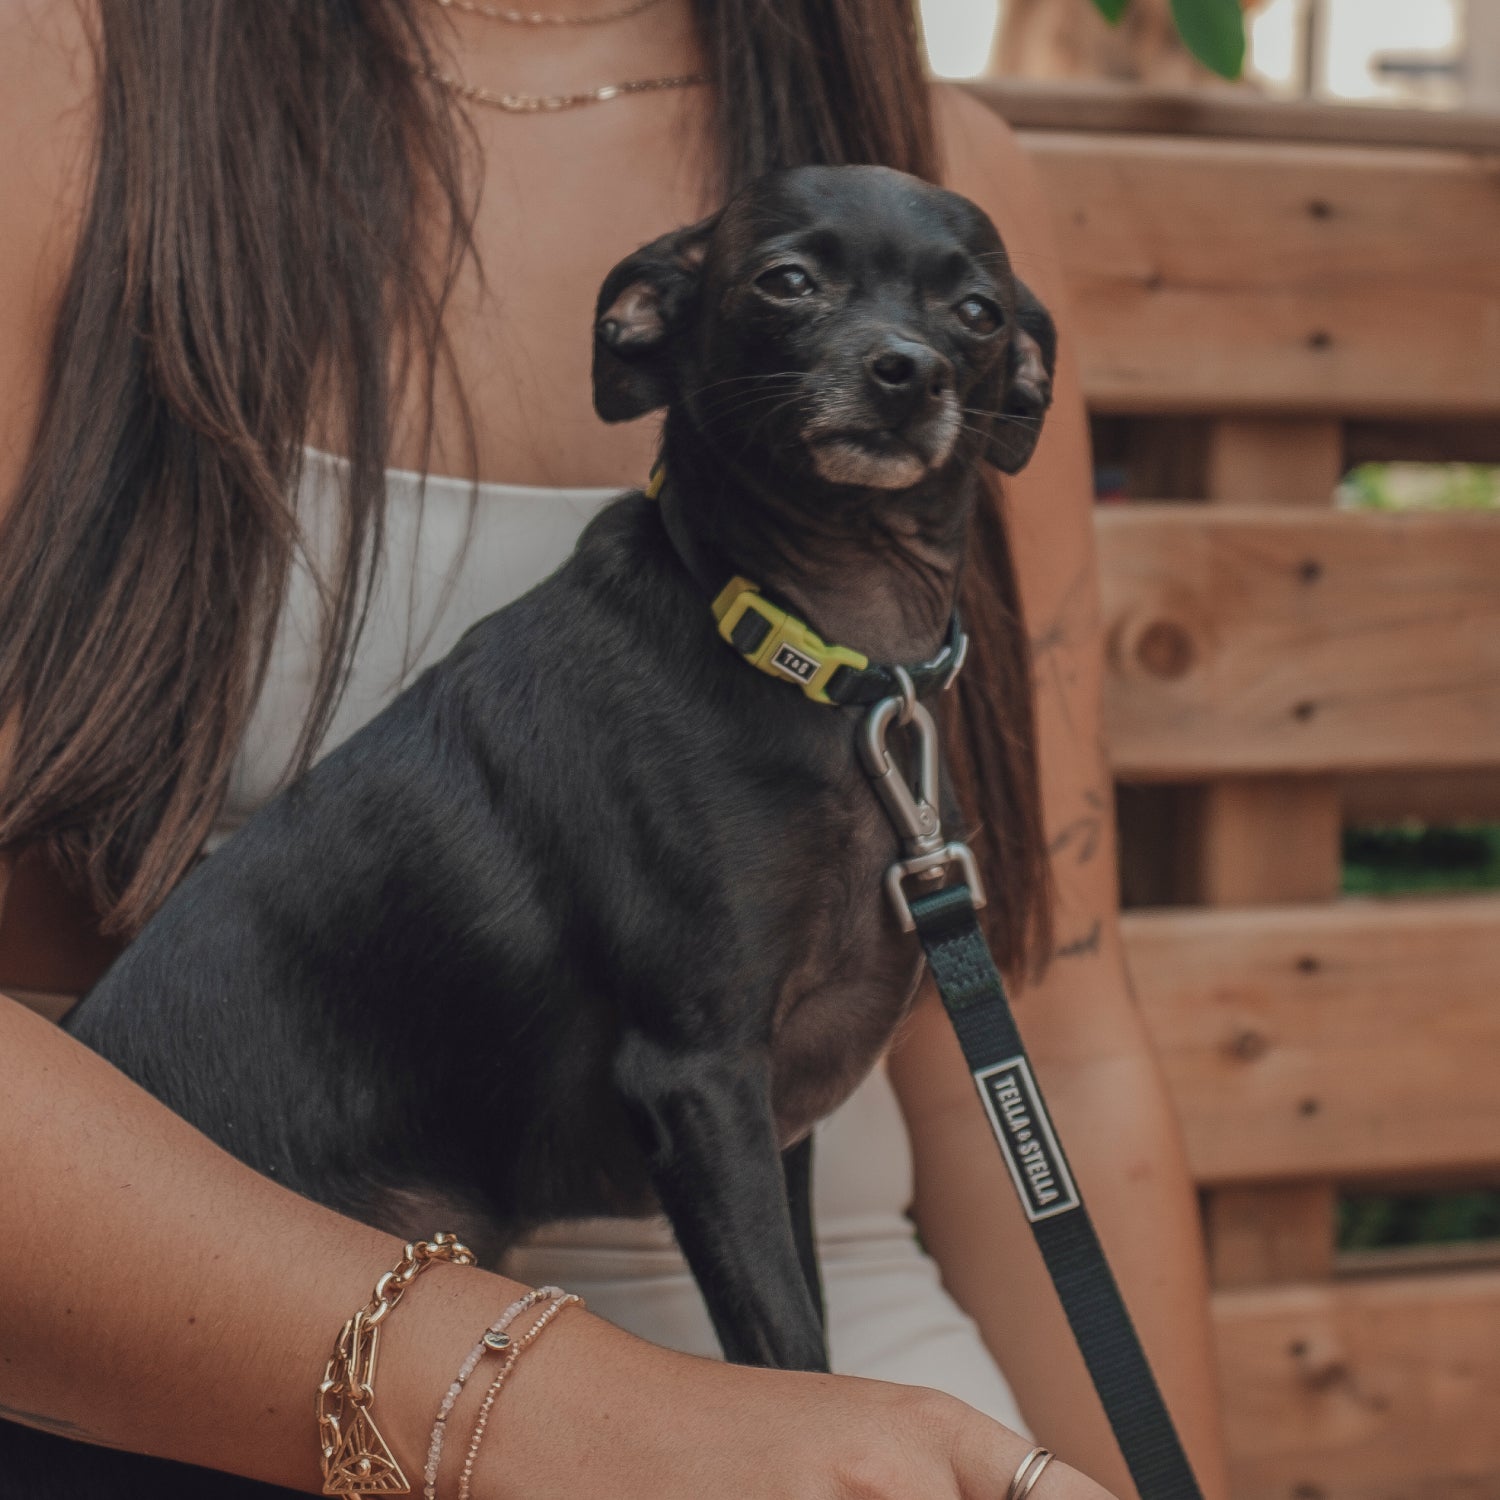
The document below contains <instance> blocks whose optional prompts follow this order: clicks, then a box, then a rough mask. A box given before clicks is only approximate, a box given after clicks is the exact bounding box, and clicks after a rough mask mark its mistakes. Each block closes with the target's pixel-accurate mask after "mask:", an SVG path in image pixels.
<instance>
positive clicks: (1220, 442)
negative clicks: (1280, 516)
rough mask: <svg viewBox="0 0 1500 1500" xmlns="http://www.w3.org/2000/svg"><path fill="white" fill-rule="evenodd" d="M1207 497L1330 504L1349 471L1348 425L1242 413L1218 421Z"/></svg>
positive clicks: (1224, 500) (1248, 502)
mask: <svg viewBox="0 0 1500 1500" xmlns="http://www.w3.org/2000/svg"><path fill="white" fill-rule="evenodd" d="M1205 468H1206V473H1205V475H1204V481H1205V484H1204V497H1205V498H1206V499H1209V500H1213V501H1216V502H1218V503H1220V504H1232V505H1233V504H1238V505H1331V504H1332V503H1333V492H1334V490H1335V488H1336V487H1337V485H1338V482H1339V480H1340V479H1342V478H1343V474H1344V429H1343V425H1342V424H1341V423H1339V422H1334V421H1331V420H1326V419H1325V420H1322V421H1300V422H1299V421H1297V420H1295V419H1287V418H1281V417H1240V418H1237V419H1236V418H1228V419H1225V420H1223V421H1219V422H1215V423H1213V424H1212V427H1211V428H1210V431H1209V436H1208V446H1207V452H1206V454H1205Z"/></svg>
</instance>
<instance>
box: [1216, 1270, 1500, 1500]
mask: <svg viewBox="0 0 1500 1500" xmlns="http://www.w3.org/2000/svg"><path fill="white" fill-rule="evenodd" d="M1214 1314H1215V1323H1216V1327H1217V1332H1218V1345H1219V1363H1220V1371H1221V1378H1222V1382H1223V1387H1224V1390H1225V1392H1226V1395H1227V1398H1228V1399H1227V1402H1226V1406H1227V1412H1226V1420H1227V1437H1228V1443H1229V1451H1230V1466H1231V1476H1232V1482H1233V1489H1234V1494H1235V1500H1493V1497H1494V1496H1496V1495H1500V1418H1497V1410H1496V1404H1495V1393H1496V1392H1497V1391H1500V1272H1493V1271H1491V1272H1484V1271H1476V1272H1467V1273H1454V1274H1451V1275H1432V1276H1411V1277H1382V1278H1378V1279H1372V1280H1368V1281H1366V1280H1363V1279H1361V1280H1358V1281H1351V1282H1346V1283H1342V1284H1340V1283H1333V1284H1331V1285H1327V1286H1323V1287H1278V1288H1266V1289H1263V1290H1256V1291H1241V1292H1221V1293H1219V1294H1218V1296H1217V1297H1216V1298H1215V1306H1214Z"/></svg>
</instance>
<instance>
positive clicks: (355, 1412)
mask: <svg viewBox="0 0 1500 1500" xmlns="http://www.w3.org/2000/svg"><path fill="white" fill-rule="evenodd" d="M434 1261H444V1262H446V1263H447V1264H449V1265H455V1266H472V1265H473V1264H474V1253H473V1251H471V1250H470V1249H469V1248H468V1246H467V1245H463V1244H460V1243H459V1241H458V1240H457V1239H456V1238H455V1237H454V1236H453V1235H451V1234H435V1235H434V1236H433V1237H432V1238H431V1239H430V1240H418V1241H417V1242H416V1243H415V1244H411V1245H408V1246H407V1247H406V1251H405V1254H403V1255H402V1257H401V1261H400V1264H399V1265H397V1266H396V1268H395V1270H393V1271H387V1272H386V1273H385V1275H384V1276H382V1277H381V1278H380V1280H379V1281H377V1282H376V1283H375V1292H374V1295H373V1296H371V1298H370V1300H369V1302H367V1303H366V1304H365V1306H363V1307H362V1308H360V1310H359V1311H358V1312H357V1313H355V1315H354V1316H353V1317H352V1318H350V1319H349V1321H348V1322H347V1323H345V1324H344V1326H343V1328H342V1329H341V1330H340V1331H339V1338H338V1343H337V1344H335V1345H334V1349H333V1357H332V1358H331V1359H330V1360H329V1361H328V1368H327V1369H326V1370H325V1371H324V1372H323V1383H322V1384H321V1385H320V1386H319V1387H318V1404H317V1410H318V1445H319V1448H320V1450H321V1452H322V1456H323V1493H324V1494H325V1495H348V1496H351V1497H353V1500H361V1497H363V1496H367V1495H409V1494H410V1493H411V1485H410V1484H409V1483H408V1481H407V1478H406V1475H405V1474H404V1473H402V1471H401V1465H400V1464H399V1463H397V1462H396V1458H395V1455H394V1454H393V1453H392V1452H391V1450H390V1448H389V1447H388V1446H387V1445H386V1441H385V1439H384V1438H383V1437H381V1435H380V1429H379V1428H378V1427H377V1426H376V1425H375V1419H374V1417H373V1415H372V1414H371V1411H370V1408H371V1406H372V1405H373V1404H374V1401H375V1356H376V1354H377V1353H378V1352H379V1349H380V1325H381V1324H382V1323H384V1322H385V1320H386V1319H387V1318H388V1317H389V1316H390V1313H391V1309H392V1308H393V1307H395V1305H396V1304H397V1303H398V1302H399V1301H400V1300H401V1298H402V1297H403V1296H405V1294H406V1289H407V1287H409V1286H410V1285H411V1284H412V1282H414V1281H415V1280H416V1279H417V1277H418V1276H420V1275H421V1274H422V1272H423V1271H425V1270H426V1269H427V1267H428V1266H430V1265H431V1264H432V1263H433V1262H434Z"/></svg>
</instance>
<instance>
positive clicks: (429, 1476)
mask: <svg viewBox="0 0 1500 1500" xmlns="http://www.w3.org/2000/svg"><path fill="white" fill-rule="evenodd" d="M563 1295H564V1293H563V1289H562V1288H561V1287H557V1286H544V1287H538V1288H537V1290H536V1291H534V1292H527V1293H526V1295H525V1296H524V1297H517V1298H516V1300H515V1301H514V1302H512V1303H511V1304H510V1306H509V1307H507V1308H506V1309H505V1311H504V1312H503V1313H501V1314H500V1316H499V1317H498V1318H496V1319H495V1321H494V1322H493V1323H491V1324H490V1326H489V1327H488V1328H486V1329H485V1331H484V1332H483V1333H482V1334H481V1335H480V1336H479V1340H478V1342H477V1343H476V1344H475V1345H474V1347H473V1348H472V1349H470V1350H469V1353H468V1356H467V1358H466V1359H465V1360H464V1362H463V1364H462V1365H460V1366H459V1370H458V1378H457V1379H456V1380H454V1382H453V1384H452V1385H450V1386H449V1387H448V1389H447V1390H446V1391H445V1392H444V1393H443V1403H442V1405H441V1406H439V1407H438V1414H437V1419H436V1420H435V1421H434V1422H433V1424H432V1437H431V1439H430V1441H429V1442H428V1444H427V1466H426V1468H425V1469H424V1470H423V1471H422V1479H423V1484H422V1495H423V1500H437V1476H438V1465H439V1464H440V1463H441V1462H442V1459H443V1443H444V1442H445V1440H446V1439H447V1436H448V1418H449V1417H450V1416H451V1415H452V1412H453V1408H454V1407H455V1406H456V1405H457V1404H458V1398H459V1397H460V1396H461V1395H462V1394H463V1389H464V1386H466V1385H467V1384H468V1383H469V1376H471V1375H472V1374H473V1373H474V1370H475V1367H476V1366H477V1365H478V1364H479V1361H480V1360H481V1359H483V1358H484V1356H485V1355H486V1354H487V1353H489V1352H490V1351H492V1350H493V1351H496V1352H501V1351H504V1350H506V1349H508V1348H509V1347H510V1343H511V1340H510V1335H509V1334H508V1333H506V1331H505V1330H506V1329H507V1328H509V1327H510V1325H511V1324H512V1323H514V1322H515V1320H516V1319H517V1318H518V1317H520V1316H521V1314H522V1313H523V1312H526V1311H527V1310H528V1309H530V1308H533V1307H535V1306H536V1305H537V1303H538V1302H551V1301H553V1300H555V1299H556V1298H558V1297H561V1296H563Z"/></svg>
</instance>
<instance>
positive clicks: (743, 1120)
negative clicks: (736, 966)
mask: <svg viewBox="0 0 1500 1500" xmlns="http://www.w3.org/2000/svg"><path fill="white" fill-rule="evenodd" d="M616 1079H617V1082H618V1084H619V1087H620V1091H621V1093H622V1095H623V1096H624V1098H625V1099H626V1101H627V1103H628V1105H629V1107H630V1108H631V1110H632V1112H633V1113H634V1114H635V1116H636V1118H637V1120H638V1122H639V1124H640V1127H641V1129H642V1132H643V1138H644V1143H645V1146H646V1150H647V1153H648V1158H649V1161H650V1166H651V1178H652V1183H653V1185H654V1187H655V1188H656V1193H657V1197H658V1198H659V1199H660V1200H661V1206H662V1208H663V1210H664V1211H665V1213H666V1215H667V1217H668V1218H669V1219H670V1220H671V1221H672V1228H673V1229H674V1230H675V1232H676V1234H677V1242H678V1244H679V1245H680V1246H681V1248H682V1253H683V1254H684V1255H685V1256H686V1257H687V1262H688V1265H689V1266H690V1267H691V1268H692V1272H693V1275H694V1277H695V1278H696V1280H697V1282H698V1286H699V1288H700V1289H701V1291H702V1293H703V1300H704V1302H705V1303H706V1304H707V1306H708V1312H709V1316H710V1318H712V1320H713V1325H714V1331H715V1332H716V1333H717V1334H718V1336H719V1343H720V1344H721V1345H722V1347H723V1349H724V1354H725V1357H726V1358H727V1359H730V1360H732V1361H733V1362H734V1363H736V1364H746V1365H771V1366H775V1367H777V1368H780V1369H785V1370H826V1369H827V1368H828V1354H827V1350H826V1348H825V1346H824V1342H823V1331H822V1323H821V1319H820V1317H819V1313H818V1308H817V1306H816V1305H815V1303H814V1300H813V1297H812V1295H811V1294H810V1292H809V1291H808V1283H807V1277H806V1275H805V1274H804V1269H803V1264H802V1257H801V1256H800V1255H799V1253H798V1248H797V1242H796V1238H795V1236H794V1233H793V1229H792V1216H791V1211H790V1209H789V1207H788V1203H787V1183H786V1180H785V1178H784V1177H783V1175H782V1163H781V1155H780V1151H779V1149H778V1144H777V1138H776V1127H775V1122H774V1120H773V1119H772V1115H771V1104H770V1085H769V1066H768V1063H767V1060H766V1059H765V1057H764V1056H759V1057H755V1058H750V1059H747V1058H741V1057H736V1056H732V1055H727V1054H724V1053H719V1052H712V1053H705V1052H701V1051H684V1050H679V1049H677V1048H673V1047H669V1046H666V1045H663V1044H661V1043H659V1042H655V1041H652V1040H650V1039H648V1038H646V1037H643V1036H641V1035H640V1034H636V1035H635V1036H633V1037H631V1038H630V1039H629V1040H627V1041H626V1043H625V1044H624V1046H623V1047H622V1048H621V1051H620V1055H619V1057H618V1059H617V1061H616Z"/></svg>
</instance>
